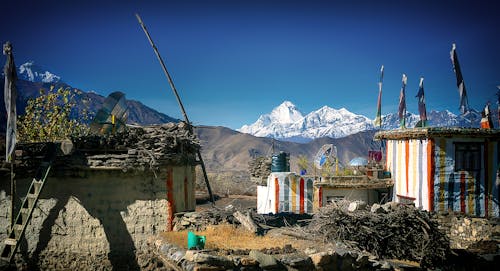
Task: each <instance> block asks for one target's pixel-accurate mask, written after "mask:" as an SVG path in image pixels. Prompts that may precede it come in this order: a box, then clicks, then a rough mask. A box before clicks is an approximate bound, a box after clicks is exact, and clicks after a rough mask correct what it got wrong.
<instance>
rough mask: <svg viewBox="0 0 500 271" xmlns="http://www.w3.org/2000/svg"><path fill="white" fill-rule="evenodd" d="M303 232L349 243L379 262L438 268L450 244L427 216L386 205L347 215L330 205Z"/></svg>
mask: <svg viewBox="0 0 500 271" xmlns="http://www.w3.org/2000/svg"><path fill="white" fill-rule="evenodd" d="M304 230H305V231H306V232H307V233H309V234H311V235H314V236H315V237H317V238H320V239H323V241H324V242H335V241H348V242H350V243H351V244H352V245H353V246H357V247H358V248H360V249H362V250H366V251H368V252H370V253H372V254H374V255H376V256H377V257H379V258H385V259H404V260H410V261H417V262H419V263H420V266H421V267H424V268H427V267H433V266H440V265H442V264H443V262H444V261H445V260H446V258H447V256H448V255H449V254H450V248H449V240H448V238H447V237H446V235H445V234H444V233H442V232H441V231H440V230H439V229H438V222H437V221H436V219H434V218H433V217H432V215H431V214H430V213H428V212H425V211H421V210H418V209H416V208H415V207H413V206H407V205H397V204H394V203H387V204H385V205H378V204H377V205H374V206H372V208H371V210H366V209H364V210H363V209H358V210H356V211H354V212H349V211H348V210H347V209H346V208H345V206H344V208H341V207H339V206H338V205H335V204H332V205H329V206H327V207H324V208H321V209H320V211H319V212H318V213H317V214H315V215H314V216H313V219H312V221H311V223H309V225H308V226H307V227H304Z"/></svg>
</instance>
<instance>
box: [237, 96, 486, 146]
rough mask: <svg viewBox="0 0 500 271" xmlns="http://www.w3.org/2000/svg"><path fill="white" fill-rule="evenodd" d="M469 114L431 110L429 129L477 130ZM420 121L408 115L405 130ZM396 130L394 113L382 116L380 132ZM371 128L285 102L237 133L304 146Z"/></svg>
mask: <svg viewBox="0 0 500 271" xmlns="http://www.w3.org/2000/svg"><path fill="white" fill-rule="evenodd" d="M471 114H472V115H473V122H472V125H471V123H470V118H469V117H463V116H457V115H455V114H453V113H451V112H450V111H448V110H445V111H435V110H432V111H430V112H428V113H427V118H428V126H434V127H443V126H448V127H479V121H480V115H479V114H478V113H477V112H472V113H471ZM494 114H495V113H494ZM419 120H420V118H419V116H418V115H416V114H413V113H410V112H408V113H407V115H406V127H407V128H413V127H415V125H416V124H417V122H418V121H419ZM398 128H399V116H398V114H397V113H390V114H387V115H383V116H382V129H383V130H392V129H398ZM374 129H378V127H375V126H374V124H373V120H371V119H369V118H367V117H365V116H363V115H358V114H355V113H352V112H350V111H349V110H347V109H346V108H341V109H334V108H331V107H328V106H323V107H321V108H320V109H318V110H316V111H313V112H311V113H309V114H307V115H304V114H303V113H302V112H300V111H299V110H298V108H297V106H295V105H294V104H293V103H292V102H290V101H284V102H283V103H281V104H280V105H279V106H277V107H275V108H274V109H273V110H272V111H271V112H270V113H268V114H263V115H261V116H260V117H259V118H258V119H257V121H256V122H254V123H253V124H250V125H243V126H242V127H241V128H240V129H238V131H240V132H242V133H247V134H251V135H254V136H259V137H271V138H276V139H280V140H285V141H292V142H302V143H304V142H309V141H311V140H314V139H317V138H322V137H331V138H341V137H345V136H348V135H352V134H356V133H359V132H363V131H370V130H374Z"/></svg>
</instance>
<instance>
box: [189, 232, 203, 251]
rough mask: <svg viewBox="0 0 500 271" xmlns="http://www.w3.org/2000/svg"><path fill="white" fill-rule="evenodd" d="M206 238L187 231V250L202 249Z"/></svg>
mask: <svg viewBox="0 0 500 271" xmlns="http://www.w3.org/2000/svg"><path fill="white" fill-rule="evenodd" d="M205 240H206V237H205V236H203V235H196V234H194V232H192V231H188V249H203V248H204V247H205Z"/></svg>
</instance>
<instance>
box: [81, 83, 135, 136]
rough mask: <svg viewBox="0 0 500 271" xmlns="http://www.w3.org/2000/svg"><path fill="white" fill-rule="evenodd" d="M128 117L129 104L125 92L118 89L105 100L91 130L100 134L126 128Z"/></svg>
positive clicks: (91, 125)
mask: <svg viewBox="0 0 500 271" xmlns="http://www.w3.org/2000/svg"><path fill="white" fill-rule="evenodd" d="M127 117H128V105H127V100H126V99H125V94H124V93H122V92H120V91H116V92H113V93H111V94H109V96H108V97H107V98H106V100H104V104H103V105H102V108H101V109H99V111H97V114H96V115H95V117H94V120H93V121H92V123H91V124H90V130H91V131H92V132H93V133H98V134H110V133H115V132H117V131H120V130H123V129H124V128H125V123H126V122H127Z"/></svg>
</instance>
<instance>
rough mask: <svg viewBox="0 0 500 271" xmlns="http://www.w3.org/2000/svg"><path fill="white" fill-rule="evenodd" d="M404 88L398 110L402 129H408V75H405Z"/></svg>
mask: <svg viewBox="0 0 500 271" xmlns="http://www.w3.org/2000/svg"><path fill="white" fill-rule="evenodd" d="M402 81H403V86H402V87H401V93H400V94H399V110H398V115H399V122H400V125H399V126H400V127H401V128H406V100H405V99H406V98H405V88H406V81H407V77H406V74H404V73H403V79H402Z"/></svg>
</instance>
